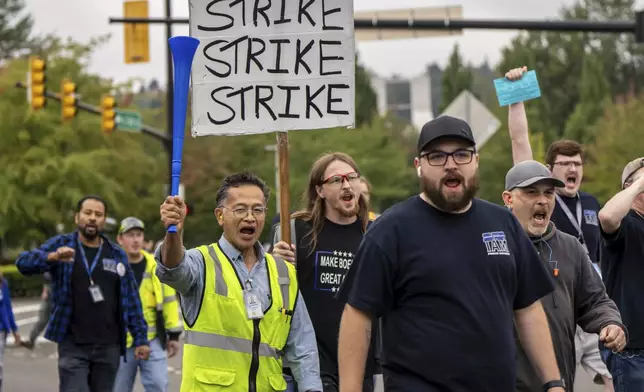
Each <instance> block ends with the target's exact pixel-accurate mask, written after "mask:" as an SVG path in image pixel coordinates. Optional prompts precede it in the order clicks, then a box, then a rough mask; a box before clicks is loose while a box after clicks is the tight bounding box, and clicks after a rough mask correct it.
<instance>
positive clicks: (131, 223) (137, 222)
mask: <svg viewBox="0 0 644 392" xmlns="http://www.w3.org/2000/svg"><path fill="white" fill-rule="evenodd" d="M132 229H141V230H145V224H144V223H143V221H142V220H141V219H139V218H136V217H133V216H129V217H127V218H125V219H123V220H122V221H121V227H119V234H123V233H125V232H128V231H130V230H132Z"/></svg>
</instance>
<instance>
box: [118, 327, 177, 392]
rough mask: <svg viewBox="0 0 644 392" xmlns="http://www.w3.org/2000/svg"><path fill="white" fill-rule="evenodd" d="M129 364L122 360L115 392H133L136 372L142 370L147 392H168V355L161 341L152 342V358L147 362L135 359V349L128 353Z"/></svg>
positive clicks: (153, 340) (142, 378) (143, 382)
mask: <svg viewBox="0 0 644 392" xmlns="http://www.w3.org/2000/svg"><path fill="white" fill-rule="evenodd" d="M125 355H126V357H127V362H125V361H124V360H123V358H121V363H120V365H119V370H118V373H117V374H116V380H115V381H114V392H132V389H133V388H134V380H135V379H136V372H137V370H138V369H139V368H140V369H141V384H143V388H144V389H145V392H167V390H168V355H167V354H166V351H165V350H164V349H163V347H161V343H160V342H159V339H152V341H151V342H150V358H148V360H147V361H143V360H136V359H134V347H130V348H128V349H127V352H126V354H125Z"/></svg>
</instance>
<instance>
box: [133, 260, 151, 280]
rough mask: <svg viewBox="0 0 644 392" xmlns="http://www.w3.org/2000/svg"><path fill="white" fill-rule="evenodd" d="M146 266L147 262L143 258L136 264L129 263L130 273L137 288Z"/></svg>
mask: <svg viewBox="0 0 644 392" xmlns="http://www.w3.org/2000/svg"><path fill="white" fill-rule="evenodd" d="M147 264H148V261H147V260H146V258H145V257H143V260H141V261H140V262H138V263H130V268H132V272H133V273H134V279H135V280H136V284H137V285H138V286H139V287H140V286H141V281H143V274H144V273H145V267H147Z"/></svg>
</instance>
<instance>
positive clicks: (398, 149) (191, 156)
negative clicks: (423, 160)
mask: <svg viewBox="0 0 644 392" xmlns="http://www.w3.org/2000/svg"><path fill="white" fill-rule="evenodd" d="M397 125H398V124H397V123H396V122H394V121H390V120H389V119H381V118H379V117H374V118H373V119H372V123H371V125H362V126H361V127H358V128H356V129H345V128H334V129H319V130H308V131H296V132H289V172H290V173H289V174H290V176H289V192H290V201H291V206H292V209H296V208H300V207H301V206H302V202H301V201H302V193H303V191H304V189H305V188H306V184H307V182H308V175H309V170H310V168H311V165H312V164H313V162H314V161H315V160H316V159H317V158H318V157H319V156H320V155H321V154H323V153H326V152H330V151H342V152H345V153H347V154H349V155H351V156H352V157H353V158H354V159H355V160H356V162H357V163H358V166H359V167H360V171H361V172H362V173H363V174H364V175H365V176H366V177H367V178H368V179H369V180H370V181H371V183H372V184H373V187H374V192H373V194H372V204H373V205H374V208H375V209H376V210H384V209H385V208H387V207H389V206H390V205H391V204H392V203H394V202H397V201H400V200H403V199H405V198H407V197H409V196H410V195H412V194H413V193H415V192H417V191H418V179H417V178H416V176H415V174H414V173H415V172H414V170H413V166H412V157H413V155H414V148H415V144H416V140H415V139H414V140H409V139H407V138H405V137H403V136H402V134H401V128H399V127H398V126H397ZM414 138H415V135H414ZM272 144H275V134H274V133H270V134H260V135H246V136H210V137H198V138H186V146H185V150H184V165H183V173H182V182H183V183H184V184H185V185H186V198H187V199H188V200H189V201H191V203H192V204H193V205H194V209H193V211H194V215H193V216H189V217H188V218H187V220H186V228H185V235H184V238H185V241H186V244H187V245H197V244H203V243H210V242H212V241H213V240H216V239H217V238H218V236H219V235H220V233H221V231H220V229H219V226H218V224H217V222H216V220H215V217H214V214H213V210H214V209H215V194H216V191H217V188H218V187H219V185H220V184H221V181H222V179H223V178H224V177H225V176H226V175H228V174H231V173H234V172H238V171H242V170H249V171H252V172H254V173H256V174H257V175H258V176H260V177H261V178H262V179H264V181H266V183H267V185H268V186H269V187H270V188H271V199H270V201H269V205H268V207H269V213H268V216H267V220H268V221H270V220H271V219H272V218H273V217H274V216H275V215H276V213H277V208H276V189H275V185H274V184H275V165H274V153H273V152H272V151H266V150H265V146H267V145H272ZM215 159H216V164H213V161H214V160H215ZM157 225H158V224H157ZM268 232H269V230H267V228H265V230H264V233H263V236H264V237H266V236H267V235H268Z"/></svg>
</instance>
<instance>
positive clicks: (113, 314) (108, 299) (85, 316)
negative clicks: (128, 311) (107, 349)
mask: <svg viewBox="0 0 644 392" xmlns="http://www.w3.org/2000/svg"><path fill="white" fill-rule="evenodd" d="M82 246H83V249H84V250H85V255H86V257H87V264H88V266H89V267H91V265H92V262H93V261H94V257H95V256H96V253H97V252H98V248H91V247H88V246H85V245H82ZM112 257H113V256H112V255H111V252H110V251H109V248H108V247H107V245H103V247H102V250H101V255H100V256H99V258H98V260H97V262H96V267H94V271H93V272H92V279H93V280H94V284H95V285H98V286H99V287H100V289H101V293H102V294H103V298H104V300H103V301H102V302H98V303H94V301H93V300H92V296H91V294H90V291H89V286H90V280H89V276H88V275H87V270H86V269H85V265H84V263H83V258H82V256H81V252H80V249H79V247H78V245H77V246H76V257H75V260H74V268H73V272H72V294H73V299H72V322H71V334H72V336H73V338H74V342H75V343H77V344H105V345H109V344H118V343H119V342H120V321H119V320H120V315H119V299H120V296H119V285H120V280H119V275H118V273H117V270H116V260H114V259H113V258H112Z"/></svg>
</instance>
